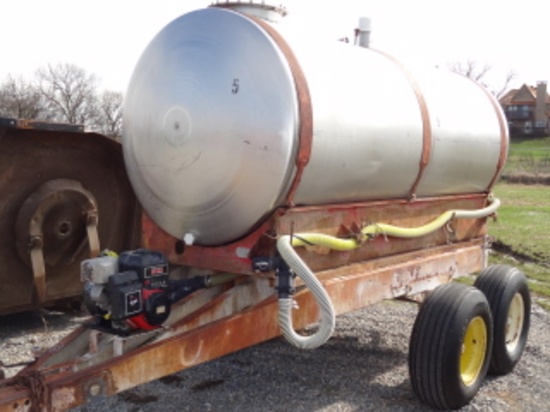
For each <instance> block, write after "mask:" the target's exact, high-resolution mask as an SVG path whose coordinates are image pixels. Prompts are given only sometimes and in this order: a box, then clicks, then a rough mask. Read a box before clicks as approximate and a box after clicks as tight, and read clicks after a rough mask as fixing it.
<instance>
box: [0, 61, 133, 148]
mask: <svg viewBox="0 0 550 412" xmlns="http://www.w3.org/2000/svg"><path fill="white" fill-rule="evenodd" d="M122 99H123V96H122V93H120V92H117V91H111V90H104V91H102V92H99V91H98V79H97V77H96V76H95V75H93V74H89V73H87V72H86V70H84V69H83V68H81V67H78V66H76V65H74V64H68V63H59V64H55V65H52V64H49V65H47V66H45V67H42V68H39V69H38V70H36V72H35V74H34V77H33V78H32V79H31V80H26V79H24V78H23V77H14V76H11V75H10V76H8V77H7V78H6V79H5V80H4V81H3V82H2V83H0V117H10V118H16V119H32V120H40V121H47V122H59V123H70V124H81V125H85V126H86V130H89V131H94V132H98V133H101V134H104V135H106V136H109V137H112V138H115V139H119V138H120V137H121V136H122Z"/></svg>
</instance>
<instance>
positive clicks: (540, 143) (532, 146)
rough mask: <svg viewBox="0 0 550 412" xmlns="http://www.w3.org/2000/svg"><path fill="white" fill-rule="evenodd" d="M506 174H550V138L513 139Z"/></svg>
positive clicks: (505, 169)
mask: <svg viewBox="0 0 550 412" xmlns="http://www.w3.org/2000/svg"><path fill="white" fill-rule="evenodd" d="M504 172H505V173H507V174H510V173H521V172H527V173H534V174H550V137H545V138H531V139H513V140H512V141H511V144H510V150H509V153H508V161H507V162H506V167H505V168H504Z"/></svg>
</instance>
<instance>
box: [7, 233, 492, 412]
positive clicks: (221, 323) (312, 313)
mask: <svg viewBox="0 0 550 412" xmlns="http://www.w3.org/2000/svg"><path fill="white" fill-rule="evenodd" d="M486 249H487V244H486V240H485V237H483V236H482V237H478V238H474V239H470V240H468V241H464V242H459V243H454V244H450V245H443V246H436V247H433V248H428V249H424V250H418V251H413V252H408V253H400V254H396V255H393V256H388V257H382V258H377V259H372V260H370V261H366V262H359V263H354V264H350V265H347V266H344V267H341V268H336V269H330V270H327V271H323V272H320V273H318V276H319V279H320V280H321V281H322V283H323V285H324V286H325V288H326V290H327V292H328V294H329V295H330V297H331V298H332V300H333V302H334V307H335V310H336V313H337V314H341V313H345V312H349V311H352V310H355V309H359V308H362V307H364V306H366V305H369V304H372V303H375V302H378V301H380V300H383V299H390V298H396V297H401V296H407V295H414V294H418V293H421V292H424V291H428V290H431V289H433V288H434V287H436V286H437V285H439V284H442V283H446V282H448V281H450V280H451V279H452V278H453V277H455V276H461V275H465V274H469V273H472V272H475V271H477V270H480V269H482V268H483V267H485V266H486ZM270 281H271V280H270V279H266V278H262V277H260V276H257V277H246V279H245V280H244V281H242V282H238V283H237V286H235V287H233V288H231V289H229V290H225V291H224V290H223V289H218V290H216V291H215V292H216V293H214V294H211V295H210V296H208V298H207V299H203V303H204V304H203V305H202V306H200V307H198V308H195V309H194V310H193V311H192V312H191V313H187V314H184V315H183V317H182V318H181V319H180V320H179V321H178V322H175V323H173V324H172V326H170V327H168V328H167V329H166V330H159V331H157V332H153V333H151V332H147V333H145V334H143V335H141V337H140V335H137V337H133V338H132V339H137V342H138V343H137V344H135V343H132V342H131V341H129V340H130V338H129V339H128V342H126V340H125V339H124V338H115V339H114V341H115V343H113V344H111V346H109V344H108V343H105V341H100V342H98V341H97V335H96V336H95V337H94V336H93V335H94V333H93V332H90V331H89V330H86V329H85V328H83V327H82V328H80V329H78V330H77V331H75V332H73V333H72V334H71V335H70V336H68V337H67V338H65V339H64V340H63V341H62V342H61V343H59V344H58V345H56V346H55V347H53V348H52V349H50V350H49V351H47V352H46V353H45V354H44V355H43V356H42V357H41V358H40V359H39V360H38V361H37V362H36V363H35V364H34V365H32V366H30V367H28V368H27V369H25V370H24V371H23V372H22V373H20V376H24V377H26V379H27V382H28V381H32V382H34V387H35V391H36V390H37V389H36V388H40V390H39V392H40V393H41V394H42V395H41V397H40V398H39V399H40V400H38V398H37V396H36V394H32V393H31V392H30V390H29V389H28V388H25V387H23V386H21V384H20V382H22V379H21V377H19V379H18V378H17V377H16V378H13V379H11V380H7V381H3V382H1V383H0V412H7V411H11V412H13V411H18V410H21V411H22V410H30V408H31V407H35V406H36V403H37V402H39V401H41V402H43V405H42V407H43V409H44V410H49V411H62V410H66V409H69V408H72V407H75V406H77V405H80V404H82V403H85V402H87V401H90V400H92V399H94V398H96V397H98V396H109V395H113V394H115V393H118V392H121V391H124V390H127V389H129V388H132V387H134V386H136V385H140V384H142V383H145V382H148V381H151V380H155V379H158V378H160V377H162V376H166V375H169V374H172V373H175V372H178V371H181V370H183V369H187V368H190V367H192V366H195V365H198V364H200V363H203V362H206V361H209V360H213V359H216V358H218V357H221V356H224V355H227V354H229V353H232V352H234V351H237V350H241V349H244V348H247V347H249V346H252V345H255V344H258V343H261V342H264V341H266V340H269V339H272V338H275V337H277V336H279V335H280V330H279V326H278V323H277V299H276V296H274V295H273V294H266V290H267V289H266V285H267V286H269V288H271V285H270V284H269V282H270ZM266 282H267V283H266ZM204 293H207V294H208V293H209V290H205V291H201V292H198V293H197V294H196V295H195V296H190V297H188V299H187V301H188V303H189V302H191V301H192V300H193V299H195V298H196V297H197V296H198V297H199V298H200V296H201V294H204ZM295 299H296V301H297V303H298V305H299V308H300V309H299V310H297V311H295V315H294V324H295V326H296V327H297V328H303V327H306V326H307V325H310V324H312V323H314V322H316V321H317V319H318V315H319V313H318V312H319V311H318V308H317V306H316V303H315V301H314V299H313V297H312V295H311V294H310V293H309V292H308V291H307V290H305V289H303V288H302V289H300V290H299V292H298V293H297V294H296V295H295ZM243 300H244V301H243ZM238 302H240V305H238V306H239V307H236V306H235V304H236V303H238ZM184 303H185V302H184ZM163 335H164V336H163ZM109 339H111V340H112V337H109ZM109 339H107V338H106V340H109ZM117 339H118V341H117ZM214 343H215V344H214ZM140 345H141V346H140ZM64 348H65V349H67V350H66V352H64ZM125 348H127V349H129V351H128V352H127V353H123V352H124V350H125ZM105 353H107V355H104V354H105ZM116 353H119V354H120V353H123V354H122V355H118V356H117V355H116ZM102 354H103V355H102ZM94 357H99V359H100V360H99V361H94ZM18 382H19V384H17V383H18ZM33 402H34V404H33ZM25 408H26V409H25Z"/></svg>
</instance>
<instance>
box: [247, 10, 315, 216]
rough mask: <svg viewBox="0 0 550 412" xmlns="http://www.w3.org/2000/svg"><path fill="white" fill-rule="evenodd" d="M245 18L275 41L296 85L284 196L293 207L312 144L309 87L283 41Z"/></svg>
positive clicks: (264, 25)
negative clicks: (294, 137)
mask: <svg viewBox="0 0 550 412" xmlns="http://www.w3.org/2000/svg"><path fill="white" fill-rule="evenodd" d="M246 17H248V18H249V19H250V20H252V21H254V22H255V23H256V24H258V26H260V27H261V28H262V29H264V30H265V31H266V32H267V34H269V36H271V38H272V39H273V40H274V41H275V43H276V44H277V46H279V48H280V50H281V52H282V53H283V55H284V56H285V58H286V60H287V62H288V65H289V67H290V71H291V72H292V77H293V78H294V83H295V85H296V93H297V97H298V116H299V122H300V124H299V130H298V140H299V143H298V144H299V146H298V154H297V156H296V174H295V175H294V180H293V182H292V185H291V186H290V189H289V191H288V194H287V195H286V203H287V204H288V205H290V206H294V202H293V200H294V195H295V194H296V190H298V186H299V185H300V181H301V180H302V175H303V173H304V169H305V167H306V165H307V164H308V163H309V159H310V156H311V145H312V142H313V111H312V108H311V96H310V94H309V87H308V84H307V80H306V76H305V75H304V72H303V70H302V67H301V66H300V63H298V59H297V58H296V56H295V55H294V52H293V51H292V49H291V48H290V46H289V45H288V43H287V42H286V41H285V39H284V38H283V37H282V36H281V35H280V34H279V33H278V32H277V31H276V30H275V29H274V28H273V27H272V26H271V25H269V24H268V23H266V22H264V21H263V20H261V19H259V18H256V17H253V16H250V15H246Z"/></svg>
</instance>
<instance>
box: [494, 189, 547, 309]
mask: <svg viewBox="0 0 550 412" xmlns="http://www.w3.org/2000/svg"><path fill="white" fill-rule="evenodd" d="M494 193H495V195H496V197H498V198H499V199H500V200H501V201H502V205H501V207H500V208H499V211H498V219H497V221H495V222H493V221H490V223H489V234H490V235H491V236H493V237H494V238H495V241H496V242H497V243H498V244H500V245H505V247H506V248H507V249H509V251H510V253H500V252H493V253H492V254H491V257H490V263H491V264H499V263H502V264H507V265H512V266H515V267H517V268H518V269H520V270H521V271H523V272H524V273H525V275H526V276H527V277H528V279H529V288H530V289H531V292H532V293H533V295H534V297H535V301H537V302H539V303H540V304H541V306H543V307H545V308H547V309H548V308H549V307H550V304H549V300H548V299H550V187H549V186H541V185H529V186H526V185H518V184H506V183H500V184H498V185H497V186H496V187H495V190H494ZM497 246H498V245H497ZM498 249H502V247H500V248H498Z"/></svg>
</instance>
